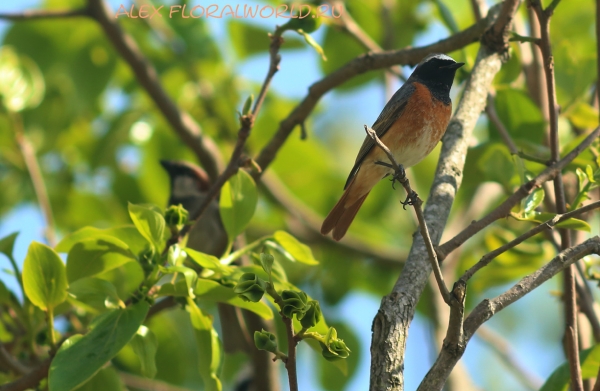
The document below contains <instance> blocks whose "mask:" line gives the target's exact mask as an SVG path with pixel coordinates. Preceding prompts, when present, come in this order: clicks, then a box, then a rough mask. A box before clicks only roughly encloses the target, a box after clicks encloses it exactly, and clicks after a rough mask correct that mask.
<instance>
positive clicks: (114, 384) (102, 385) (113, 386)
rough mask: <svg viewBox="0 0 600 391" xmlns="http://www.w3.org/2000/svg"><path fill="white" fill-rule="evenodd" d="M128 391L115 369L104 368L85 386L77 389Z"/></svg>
mask: <svg viewBox="0 0 600 391" xmlns="http://www.w3.org/2000/svg"><path fill="white" fill-rule="evenodd" d="M98 390H107V391H108V390H110V391H127V388H125V385H124V384H123V382H122V381H121V378H120V377H119V374H118V373H117V371H116V370H115V368H113V367H107V368H102V369H101V370H99V371H98V373H96V375H94V377H92V378H91V379H90V380H88V381H87V382H85V384H84V385H82V386H81V387H79V388H77V391H98Z"/></svg>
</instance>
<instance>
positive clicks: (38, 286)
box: [23, 242, 68, 310]
mask: <svg viewBox="0 0 600 391" xmlns="http://www.w3.org/2000/svg"><path fill="white" fill-rule="evenodd" d="M23 285H24V287H25V294H26V295H27V297H28V298H29V300H31V302H32V303H33V304H35V305H36V306H38V307H39V308H41V309H43V310H47V309H48V308H54V307H56V306H57V305H58V304H60V303H62V302H63V301H64V300H65V299H66V298H67V286H68V283H67V273H66V270H65V265H64V264H63V262H62V260H61V259H60V257H59V256H58V254H57V253H55V252H54V250H52V249H51V248H50V247H48V246H46V245H44V244H41V243H38V242H32V243H31V245H30V246H29V250H28V251H27V256H26V257H25V263H24V264H23Z"/></svg>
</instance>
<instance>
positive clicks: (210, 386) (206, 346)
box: [187, 298, 222, 391]
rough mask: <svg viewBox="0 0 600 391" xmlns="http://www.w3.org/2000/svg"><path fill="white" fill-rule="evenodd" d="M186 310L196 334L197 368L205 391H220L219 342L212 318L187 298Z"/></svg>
mask: <svg viewBox="0 0 600 391" xmlns="http://www.w3.org/2000/svg"><path fill="white" fill-rule="evenodd" d="M187 310H188V312H189V313H190V319H191V321H192V326H194V332H195V334H196V344H197V345H198V351H199V352H202V354H199V355H198V368H199V371H200V376H201V377H202V380H203V381H204V389H205V390H206V391H221V389H222V385H221V381H220V380H219V378H218V377H217V371H218V369H219V365H220V363H221V341H220V340H219V335H218V334H217V332H216V331H215V329H214V328H213V325H212V318H211V317H210V316H209V315H206V314H205V313H204V312H203V311H202V310H201V309H200V308H198V306H197V305H196V303H195V302H194V300H192V299H190V298H188V306H187Z"/></svg>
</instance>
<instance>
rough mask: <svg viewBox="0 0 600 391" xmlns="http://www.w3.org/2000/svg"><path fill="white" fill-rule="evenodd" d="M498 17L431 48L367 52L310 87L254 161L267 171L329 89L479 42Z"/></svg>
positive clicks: (485, 20)
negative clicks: (373, 71)
mask: <svg viewBox="0 0 600 391" xmlns="http://www.w3.org/2000/svg"><path fill="white" fill-rule="evenodd" d="M495 15H496V14H495V13H490V14H488V17H487V18H486V19H483V20H481V21H480V22H478V23H475V24H474V25H473V26H471V27H469V28H468V29H466V30H463V31H461V32H459V33H457V34H454V35H452V36H450V37H448V38H446V39H443V40H441V41H438V42H437V43H434V44H431V45H427V46H422V47H419V48H406V49H400V50H395V51H387V52H382V53H374V54H373V53H367V54H363V55H360V56H358V57H356V58H355V59H353V60H351V61H350V62H348V63H346V64H345V65H343V66H342V67H340V68H338V69H337V70H336V71H334V72H332V73H330V74H329V75H327V76H325V77H324V78H323V79H321V80H320V81H318V82H316V83H314V84H313V85H312V86H310V88H309V89H308V95H307V96H306V97H305V98H304V99H303V100H302V102H300V104H299V105H298V106H296V108H295V109H294V110H293V111H292V112H291V113H290V114H289V115H288V116H287V118H286V119H284V120H283V121H282V122H280V124H279V129H278V130H277V132H276V133H275V135H274V136H273V137H272V138H271V140H269V142H268V143H267V145H265V146H264V148H263V149H262V150H261V151H260V153H259V155H258V156H257V157H256V158H255V161H256V162H257V163H258V165H259V166H260V167H261V168H262V170H263V172H264V170H265V169H266V168H267V167H268V166H269V164H271V162H273V160H274V159H275V156H276V155H277V152H278V151H279V149H280V148H281V147H282V146H283V144H284V143H285V141H286V140H287V138H288V136H289V135H290V134H291V133H292V131H293V130H294V128H295V127H296V126H297V125H301V124H302V123H303V122H304V121H305V120H306V118H307V117H308V116H309V114H310V113H311V112H312V110H313V109H314V108H315V106H316V105H317V103H318V102H319V99H321V97H322V96H323V95H325V94H326V93H327V92H329V91H330V90H332V89H334V88H335V87H338V86H340V85H341V84H343V83H344V82H346V81H348V80H350V79H352V78H353V77H355V76H357V75H359V74H361V73H364V72H367V71H372V70H376V69H383V68H389V67H390V66H393V65H398V64H406V65H415V64H417V63H418V62H419V61H421V60H422V59H423V58H424V57H425V56H426V55H427V54H429V53H432V52H443V53H447V52H452V51H454V50H458V49H460V48H462V47H464V46H467V45H469V44H471V43H473V42H476V41H477V40H478V39H479V37H480V36H481V34H482V33H483V32H484V31H485V29H486V26H488V25H489V24H490V23H491V22H493V21H494V20H495ZM253 176H254V178H255V179H257V178H258V177H259V176H260V173H254V174H253Z"/></svg>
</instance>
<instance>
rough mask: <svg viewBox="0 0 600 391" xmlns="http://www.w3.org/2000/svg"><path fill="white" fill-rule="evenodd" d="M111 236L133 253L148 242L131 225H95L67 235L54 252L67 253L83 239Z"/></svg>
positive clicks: (141, 248) (142, 248)
mask: <svg viewBox="0 0 600 391" xmlns="http://www.w3.org/2000/svg"><path fill="white" fill-rule="evenodd" d="M104 236H111V237H114V238H117V239H119V240H120V241H122V242H124V243H125V244H127V245H128V246H129V249H130V250H131V252H133V253H134V254H138V253H139V252H140V251H142V250H144V248H146V247H147V246H148V242H147V241H146V239H144V237H143V236H142V235H141V234H140V233H139V231H138V230H137V228H135V226H133V225H123V226H120V227H113V228H107V229H99V228H95V227H83V228H81V229H79V230H77V231H75V232H73V233H72V234H70V235H67V236H65V237H64V238H63V240H61V241H60V243H58V244H57V245H56V247H55V250H56V252H59V253H68V252H69V251H70V250H71V248H72V247H73V246H74V245H75V244H76V243H78V242H80V241H82V240H83V239H92V238H97V237H98V238H99V237H104Z"/></svg>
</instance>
